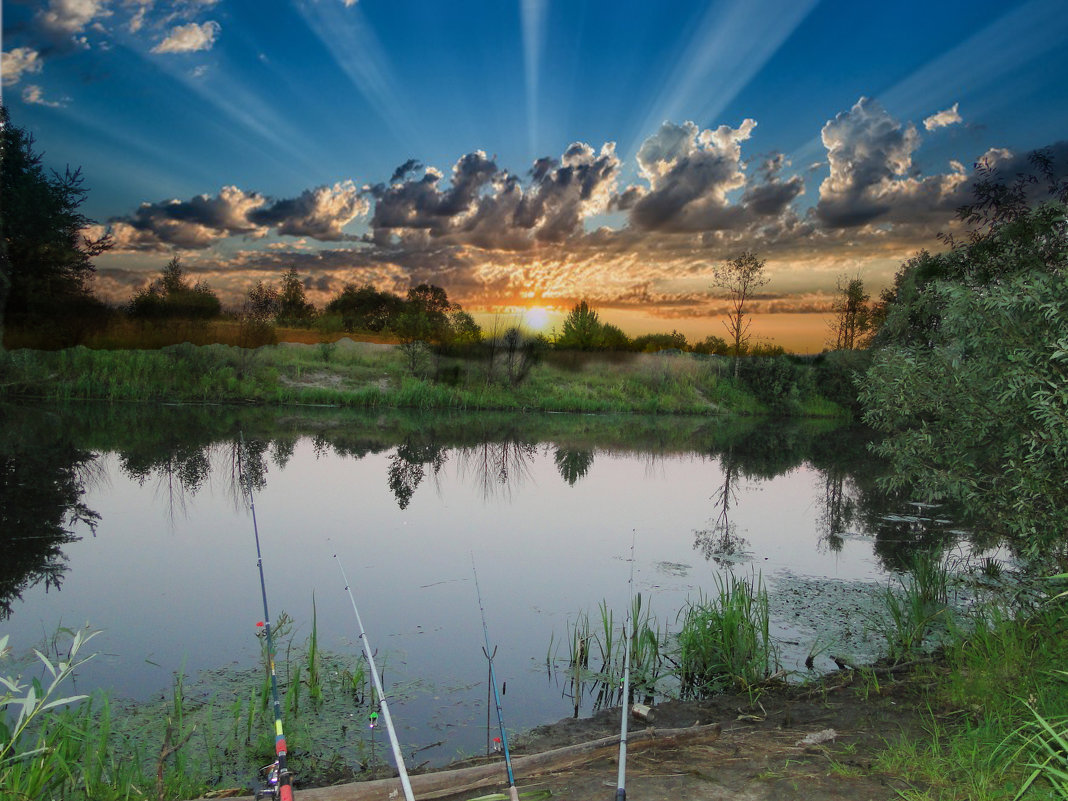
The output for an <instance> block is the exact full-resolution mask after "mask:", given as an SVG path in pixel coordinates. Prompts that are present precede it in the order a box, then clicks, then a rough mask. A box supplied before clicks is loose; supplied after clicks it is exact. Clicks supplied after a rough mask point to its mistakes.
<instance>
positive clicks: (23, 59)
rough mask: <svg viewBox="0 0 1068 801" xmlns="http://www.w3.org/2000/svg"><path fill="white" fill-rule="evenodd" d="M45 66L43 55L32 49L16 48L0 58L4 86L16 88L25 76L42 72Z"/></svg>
mask: <svg viewBox="0 0 1068 801" xmlns="http://www.w3.org/2000/svg"><path fill="white" fill-rule="evenodd" d="M43 66H44V64H43V62H42V61H41V54H40V53H38V52H37V51H36V50H34V49H33V48H32V47H16V48H14V49H12V50H8V51H6V52H5V53H4V54H3V55H2V56H0V72H2V73H3V76H4V77H3V85H4V86H14V85H15V84H17V83H18V82H19V81H20V80H22V76H23V75H31V74H33V73H37V72H40V71H41V68H42V67H43Z"/></svg>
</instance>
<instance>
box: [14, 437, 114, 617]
mask: <svg viewBox="0 0 1068 801" xmlns="http://www.w3.org/2000/svg"><path fill="white" fill-rule="evenodd" d="M8 422H9V421H5V425H6V424H7V423H8ZM6 439H7V438H6V437H5V440H6ZM28 441H30V438H29V437H27V438H26V439H22V440H21V442H19V443H18V444H13V443H11V442H10V441H5V442H3V443H0V549H2V551H3V555H4V558H3V559H2V560H0V620H2V619H6V618H7V617H8V616H10V614H11V605H12V602H13V601H15V600H16V599H21V598H22V594H23V593H24V592H25V591H26V590H28V589H29V588H30V587H33V586H34V585H36V584H38V583H40V582H42V581H43V582H44V583H45V586H46V587H48V588H56V589H58V588H59V587H60V584H61V583H62V581H63V574H64V573H65V572H66V570H67V558H66V556H64V554H63V550H62V546H64V545H66V544H68V543H71V542H76V541H77V540H78V539H80V538H79V537H77V536H76V535H75V534H74V533H73V530H74V528H75V527H76V526H77V525H78V524H79V523H82V524H85V525H87V526H88V527H89V528H90V530H93V531H95V530H96V524H97V521H98V520H99V519H100V516H99V515H98V514H97V513H96V512H94V511H92V510H91V509H89V507H88V506H86V505H85V503H84V502H83V500H82V496H83V495H84V493H85V475H86V471H87V469H89V468H90V467H91V465H92V464H93V461H94V459H95V458H96V457H95V456H94V455H93V454H91V453H89V452H88V451H83V450H79V449H77V448H74V447H73V446H71V445H69V444H58V443H53V444H46V443H44V442H42V441H41V440H40V439H37V441H36V442H35V444H34V445H28V444H24V443H26V442H28Z"/></svg>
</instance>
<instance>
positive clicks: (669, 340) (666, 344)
mask: <svg viewBox="0 0 1068 801" xmlns="http://www.w3.org/2000/svg"><path fill="white" fill-rule="evenodd" d="M630 349H631V350H636V351H639V352H641V353H656V352H657V351H659V350H680V351H687V350H689V349H690V345H689V343H688V342H687V341H686V335H685V334H680V333H679V332H678V331H674V330H673V331H672V332H671V333H670V334H643V335H641V336H638V337H635V338H634V339H633V341H632V342H631V345H630Z"/></svg>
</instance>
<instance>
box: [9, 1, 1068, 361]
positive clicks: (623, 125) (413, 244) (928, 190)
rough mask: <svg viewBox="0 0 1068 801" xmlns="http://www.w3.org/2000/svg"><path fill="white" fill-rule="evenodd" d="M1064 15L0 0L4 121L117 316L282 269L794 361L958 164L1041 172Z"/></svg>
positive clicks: (956, 180) (887, 8)
mask: <svg viewBox="0 0 1068 801" xmlns="http://www.w3.org/2000/svg"><path fill="white" fill-rule="evenodd" d="M1066 75H1068V11H1066V7H1065V4H1064V0H1032V2H1024V3H1013V2H1006V1H1005V0H998V1H997V2H986V1H985V0H969V2H957V0H933V1H932V0H926V1H925V2H915V1H914V0H899V2H896V3H878V4H876V3H868V2H857V1H856V0H845V1H840V0H824V2H817V1H816V0H779V1H775V2H773V1H771V0H723V1H721V2H696V0H661V1H660V2H651V1H650V2H623V1H622V0H617V2H611V3H609V2H600V1H598V0H586V1H583V0H566V2H565V0H555V1H550V0H480V1H476V0H359V2H356V1H355V0H296V1H295V2H281V0H269V1H260V2H251V1H250V0H243V1H239V0H175V1H173V2H162V0H37V1H35V2H30V1H29V0H3V100H4V103H5V104H6V105H7V106H8V108H9V111H10V113H11V117H12V121H13V122H14V124H16V125H21V126H23V127H26V128H28V129H29V130H31V131H32V132H33V133H34V135H35V136H36V138H37V147H38V149H39V150H42V151H44V154H45V162H46V164H47V165H48V166H51V167H56V168H59V169H62V168H63V167H64V165H67V164H70V165H72V166H78V165H80V166H81V167H82V169H83V172H84V175H85V179H86V185H87V187H88V188H89V190H90V194H89V198H88V201H87V203H86V205H85V207H84V210H85V211H86V212H87V214H88V215H89V216H90V217H92V218H93V219H94V220H96V221H97V222H98V223H99V224H100V225H101V226H106V227H107V228H109V229H110V230H111V232H112V234H113V235H114V238H115V241H116V246H115V248H114V249H113V250H112V251H111V252H110V253H108V254H106V255H105V256H102V257H100V258H99V259H97V261H96V263H97V266H98V277H97V281H96V284H95V286H96V291H97V293H98V294H100V295H101V296H103V297H106V298H109V299H112V300H116V301H121V300H125V299H127V298H129V296H130V294H131V293H132V291H133V290H134V288H136V287H137V286H139V285H142V284H143V283H144V282H145V281H146V280H148V278H150V277H151V276H153V275H154V274H157V273H158V272H159V270H160V268H161V267H162V266H163V265H164V264H165V263H166V261H167V260H168V259H169V258H170V257H171V256H172V255H174V254H175V253H177V254H179V255H181V257H182V261H183V264H184V265H185V266H186V268H187V269H188V270H189V272H190V274H191V275H193V276H195V277H196V278H203V279H204V280H206V281H207V282H208V283H209V284H210V285H211V287H212V288H213V289H215V290H216V291H217V292H218V294H219V295H220V297H221V298H222V299H223V301H224V303H234V302H236V301H237V299H238V298H239V297H240V296H241V295H242V294H243V292H244V291H245V289H247V287H248V286H250V285H251V284H252V283H254V282H255V281H256V280H260V279H263V280H273V281H277V279H278V277H279V275H280V274H281V273H282V271H283V270H285V269H286V268H288V267H290V266H294V267H296V268H297V270H298V271H299V272H300V273H301V275H302V276H303V277H304V278H305V280H306V286H307V288H308V294H309V298H310V299H312V300H313V301H315V302H317V303H318V304H320V305H321V304H322V303H324V302H325V301H326V300H327V299H328V298H329V296H330V295H332V294H334V293H336V292H337V291H338V290H340V288H341V287H342V286H343V285H344V284H345V283H347V282H356V283H360V284H362V283H373V284H375V285H376V286H377V287H379V288H380V289H388V290H391V291H394V292H398V293H401V294H403V293H404V292H406V291H407V289H408V287H409V286H411V285H414V284H415V283H420V282H430V283H435V284H438V285H440V286H443V287H445V288H446V289H447V290H448V293H449V296H450V298H451V299H453V300H456V301H459V302H460V303H462V304H463V306H464V308H465V309H468V310H469V311H473V312H477V313H479V314H478V316H479V318H480V320H482V321H483V322H485V321H486V320H489V319H491V318H492V316H493V315H494V314H495V313H500V314H501V315H502V316H503V317H506V316H507V315H510V314H514V313H517V312H516V309H520V308H525V307H531V306H534V307H539V308H541V309H545V310H547V311H548V312H549V313H548V315H547V316H546V315H542V314H541V313H540V312H535V313H533V314H530V315H528V316H527V317H526V319H527V321H528V322H529V323H530V324H531V325H536V324H538V322H539V321H540V320H545V321H546V323H545V324H546V325H548V326H550V327H551V326H552V325H554V324H555V325H559V320H560V316H559V315H560V312H566V310H567V309H568V308H570V307H571V306H572V305H573V304H574V303H575V302H576V301H577V300H579V299H581V298H587V299H588V300H589V301H590V302H591V304H592V305H594V307H595V308H597V309H598V310H599V311H600V313H601V316H602V318H603V319H605V320H608V321H611V322H615V323H616V324H618V325H620V326H621V327H622V328H623V329H624V330H625V331H627V332H628V333H630V334H632V335H633V334H638V333H643V332H647V331H670V330H671V329H678V330H680V331H682V332H684V333H686V335H687V336H688V337H689V338H690V340H691V341H696V340H699V339H701V338H703V337H704V336H705V335H707V334H717V335H720V336H722V335H724V330H723V327H722V325H721V323H720V320H719V319H718V318H717V316H716V315H717V314H718V313H719V312H721V311H722V308H723V303H722V301H721V300H717V298H716V297H715V296H714V295H713V294H712V287H711V268H712V266H713V265H714V264H716V263H717V262H722V261H724V260H726V259H729V258H731V257H733V256H735V255H738V254H739V253H740V252H742V251H744V250H752V251H754V252H756V253H757V254H758V255H759V256H761V257H762V258H765V259H766V260H767V272H768V276H769V277H770V279H771V280H770V283H769V284H768V285H767V286H766V287H765V288H764V291H763V294H762V295H761V297H760V298H759V299H758V302H757V303H756V305H755V306H754V310H755V311H757V312H759V315H758V317H757V318H756V324H755V326H754V330H755V332H756V333H757V334H758V336H762V337H765V338H768V339H772V340H774V341H777V342H780V343H781V344H784V345H786V346H787V347H791V348H794V349H800V350H812V349H816V350H818V349H819V348H820V347H822V344H823V341H824V340H825V339H826V335H827V328H826V320H827V318H828V312H827V306H828V303H829V300H830V297H831V292H832V290H833V288H834V286H835V283H836V281H837V280H838V279H839V278H840V277H841V276H849V277H854V276H858V275H859V276H860V277H861V278H863V279H864V281H865V283H866V285H867V286H868V288H869V289H870V290H871V292H872V294H873V295H874V294H877V293H878V291H879V290H880V289H881V288H882V287H884V286H886V285H887V284H888V283H889V281H890V280H891V279H892V276H893V274H894V272H895V271H896V270H897V268H898V267H899V265H900V264H901V262H902V261H903V260H904V259H906V258H907V257H909V256H910V255H912V254H913V253H915V252H916V251H917V250H918V249H920V248H922V247H927V248H929V249H933V248H939V247H940V243H939V241H938V239H937V237H936V235H937V233H938V232H939V231H946V230H950V229H951V226H952V224H953V219H954V210H955V209H956V208H957V207H958V206H960V205H961V204H962V203H963V202H966V201H967V199H968V188H969V186H970V184H971V181H972V178H973V170H974V165H975V163H976V162H977V161H979V160H980V159H986V160H987V161H988V162H989V163H991V164H994V165H997V166H999V167H1000V168H1001V169H1002V170H1003V171H1004V172H1005V173H1007V174H1009V175H1012V174H1015V173H1016V172H1017V171H1018V169H1020V168H1022V165H1024V164H1025V163H1026V159H1025V157H1026V154H1027V153H1028V152H1029V151H1030V150H1033V149H1035V148H1042V147H1052V148H1053V154H1054V155H1055V156H1056V157H1058V159H1060V161H1059V162H1058V163H1059V164H1060V165H1062V167H1063V165H1065V164H1066V163H1068V80H1066V79H1065V76H1066Z"/></svg>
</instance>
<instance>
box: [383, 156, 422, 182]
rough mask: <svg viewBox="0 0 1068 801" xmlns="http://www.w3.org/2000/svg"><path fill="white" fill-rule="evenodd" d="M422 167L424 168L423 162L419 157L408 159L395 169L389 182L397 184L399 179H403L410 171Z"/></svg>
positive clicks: (415, 170)
mask: <svg viewBox="0 0 1068 801" xmlns="http://www.w3.org/2000/svg"><path fill="white" fill-rule="evenodd" d="M421 169H423V162H421V161H419V160H418V159H408V160H407V161H406V162H404V163H403V164H402V165H400V166H399V167H397V169H395V170H394V171H393V175H391V176H390V179H389V182H390V183H391V184H395V183H397V182H398V181H403V180H404V178H405V177H406V176H407V175H408V174H409V173H412V172H417V171H419V170H421Z"/></svg>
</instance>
